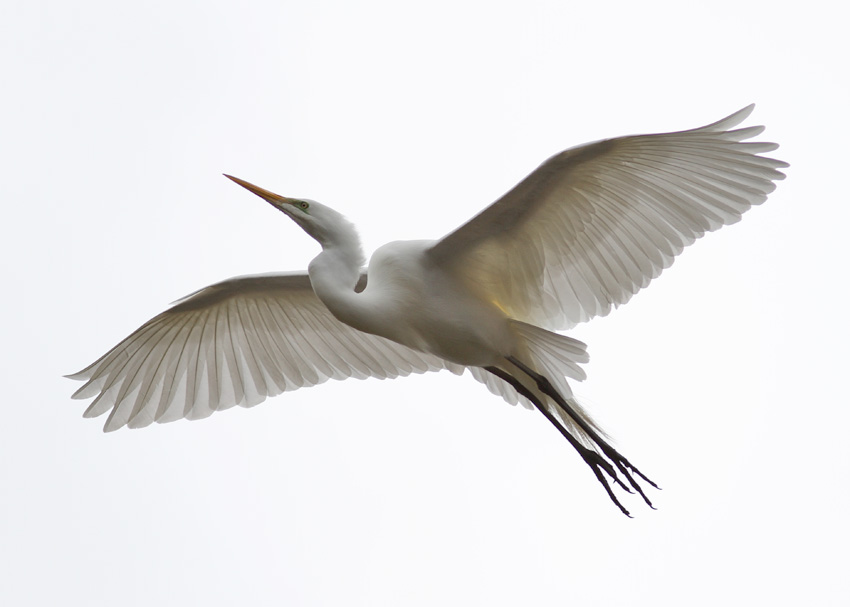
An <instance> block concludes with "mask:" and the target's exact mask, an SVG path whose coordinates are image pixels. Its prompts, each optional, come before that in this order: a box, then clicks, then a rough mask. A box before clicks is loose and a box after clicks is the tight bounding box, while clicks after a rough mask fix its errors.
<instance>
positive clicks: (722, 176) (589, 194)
mask: <svg viewBox="0 0 850 607" xmlns="http://www.w3.org/2000/svg"><path fill="white" fill-rule="evenodd" d="M753 107H754V106H752V105H750V106H748V107H746V108H744V109H742V110H740V111H738V112H736V113H734V114H732V115H731V116H729V117H727V118H724V119H723V120H720V121H718V122H715V123H713V124H710V125H708V126H705V127H702V128H698V129H693V130H689V131H681V132H676V133H664V134H658V135H637V136H630V137H619V138H616V139H608V140H604V141H599V142H596V143H590V144H586V145H583V146H579V147H576V148H572V149H569V150H566V151H564V152H561V153H560V154H557V155H555V156H553V157H552V158H550V159H548V160H547V161H546V162H544V163H543V164H542V165H541V166H540V167H539V168H537V169H536V170H535V171H534V172H533V173H531V174H530V175H529V176H528V177H526V178H525V179H524V180H523V181H521V182H520V183H519V184H518V185H517V186H516V187H514V188H513V189H512V190H511V191H509V192H508V193H507V194H505V195H504V196H503V197H502V198H501V199H499V200H498V201H496V202H495V203H494V204H492V205H491V206H489V207H488V208H487V209H485V210H484V211H482V212H481V213H480V214H479V215H477V216H476V217H474V218H473V219H472V220H470V221H469V222H468V223H466V224H464V225H463V226H461V227H460V228H458V229H457V230H455V231H454V232H452V233H451V234H449V235H448V236H446V237H445V238H443V239H442V240H441V241H439V242H437V243H436V244H435V245H434V247H433V248H432V249H431V251H430V254H431V255H432V258H433V259H434V260H435V261H436V262H437V263H440V264H442V265H443V266H444V267H447V268H451V269H452V270H453V271H455V272H457V273H458V274H460V275H461V276H462V277H463V278H464V279H465V280H466V281H467V284H470V285H477V286H478V288H480V289H481V290H482V294H484V295H485V296H486V297H487V298H488V299H492V300H494V301H496V302H497V303H498V305H499V306H500V307H501V308H503V309H504V310H506V311H507V313H508V315H509V316H511V317H512V318H516V319H518V320H522V321H525V322H528V323H531V324H535V325H539V326H542V327H545V328H547V329H551V330H558V329H568V328H570V327H572V326H574V325H576V324H577V323H579V322H583V321H586V320H589V319H590V318H593V317H594V316H605V315H606V314H608V313H609V312H610V311H611V310H612V309H613V308H615V307H616V306H618V305H620V304H623V303H625V302H627V301H628V300H629V299H630V298H631V296H632V295H634V294H635V293H637V291H639V290H640V289H642V288H643V287H645V286H647V284H649V282H650V280H652V279H653V278H655V277H656V276H658V275H659V274H660V273H661V271H662V270H663V269H665V268H667V267H669V266H670V264H672V263H673V259H674V257H675V256H676V255H678V254H679V253H681V252H682V249H684V247H685V246H687V245H689V244H691V243H692V242H694V240H696V239H697V238H699V237H700V236H702V235H703V234H705V233H706V232H710V231H713V230H716V229H718V228H720V227H721V226H724V225H727V224H731V223H734V222H736V221H738V220H739V219H740V218H741V214H742V213H744V212H745V211H746V210H747V209H749V208H750V207H751V206H752V205H754V204H759V203H761V202H763V201H764V200H765V199H766V198H767V194H768V193H770V192H771V191H773V189H774V187H775V185H774V183H773V181H775V180H779V179H783V178H784V177H785V175H783V174H782V173H781V172H779V171H778V170H777V169H779V168H782V167H787V166H788V164H787V163H785V162H782V161H779V160H774V159H771V158H766V157H764V156H761V155H760V154H761V153H764V152H769V151H772V150H774V149H776V148H777V147H778V146H777V145H776V144H773V143H750V142H745V140H747V139H750V138H752V137H755V136H756V135H758V134H759V133H761V132H762V131H763V130H764V127H760V126H756V127H748V128H742V129H738V130H729V129H731V128H732V127H734V126H736V125H738V124H739V123H740V122H742V121H743V120H744V119H745V118H746V117H747V116H749V114H750V112H751V111H752V109H753Z"/></svg>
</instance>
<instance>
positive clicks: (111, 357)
mask: <svg viewBox="0 0 850 607" xmlns="http://www.w3.org/2000/svg"><path fill="white" fill-rule="evenodd" d="M363 280H365V275H364V276H363V279H362V281H363ZM362 281H361V282H362ZM446 368H449V369H451V370H452V371H453V372H455V373H462V372H463V368H462V367H459V366H457V365H452V364H451V363H447V362H446V361H443V360H441V359H439V358H437V357H435V356H431V355H428V354H423V353H421V352H416V351H414V350H411V349H410V348H407V347H406V346H402V345H400V344H397V343H395V342H392V341H389V340H387V339H384V338H382V337H377V336H374V335H369V334H367V333H362V332H360V331H357V330H356V329H352V328H351V327H349V326H347V325H345V324H343V323H341V322H340V321H338V320H337V319H336V318H334V317H333V316H332V315H331V313H330V312H329V311H328V309H327V308H326V307H325V305H324V304H323V303H322V302H321V301H320V300H319V299H318V297H316V295H315V294H314V293H313V289H312V287H311V284H310V278H309V276H307V274H305V273H297V274H275V275H264V276H244V277H239V278H232V279H230V280H226V281H224V282H220V283H218V284H215V285H212V286H209V287H206V288H205V289H202V290H200V291H198V292H196V293H194V294H192V295H190V296H188V297H186V298H185V299H183V300H181V301H179V302H178V303H177V304H176V305H174V306H173V307H172V308H170V309H168V310H166V311H165V312H163V313H162V314H159V315H158V316H156V317H154V318H152V319H151V320H149V321H148V322H146V323H145V324H144V325H142V326H141V327H140V328H139V329H137V330H136V331H135V332H133V333H132V334H131V335H130V336H129V337H127V338H126V339H124V340H123V341H122V342H121V343H119V344H118V345H117V346H115V347H114V348H112V350H110V351H109V352H107V353H106V354H105V355H104V356H103V357H101V358H100V359H99V360H97V361H96V362H95V363H93V364H92V365H90V366H89V367H87V368H86V369H83V370H82V371H80V372H79V373H76V374H74V375H70V376H69V377H70V378H72V379H78V380H87V381H86V383H85V385H84V386H83V387H82V388H80V389H79V390H78V391H77V392H76V393H75V394H74V396H73V397H74V398H78V399H83V398H91V397H93V396H96V398H95V399H94V401H93V402H92V403H91V405H90V406H89V408H88V409H87V410H86V412H85V417H96V416H98V415H101V414H103V413H106V412H107V411H110V410H111V413H110V415H109V418H108V419H107V420H106V424H105V426H104V431H107V432H108V431H112V430H117V429H118V428H120V427H122V426H124V425H125V424H126V425H128V426H129V427H131V428H140V427H143V426H147V425H149V424H150V423H152V422H168V421H173V420H176V419H180V418H184V417H185V418H188V419H200V418H203V417H207V416H208V415H210V414H212V413H213V412H214V411H219V410H223V409H228V408H230V407H232V406H234V405H241V406H243V407H250V406H253V405H256V404H258V403H260V402H262V401H263V400H265V399H266V398H267V397H269V396H274V395H276V394H280V393H281V392H284V391H286V390H295V389H296V388H301V387H305V386H312V385H315V384H319V383H322V382H324V381H326V380H328V379H344V378H348V377H356V378H365V377H378V378H391V377H397V376H399V375H409V374H410V373H424V372H426V371H436V370H439V369H446Z"/></svg>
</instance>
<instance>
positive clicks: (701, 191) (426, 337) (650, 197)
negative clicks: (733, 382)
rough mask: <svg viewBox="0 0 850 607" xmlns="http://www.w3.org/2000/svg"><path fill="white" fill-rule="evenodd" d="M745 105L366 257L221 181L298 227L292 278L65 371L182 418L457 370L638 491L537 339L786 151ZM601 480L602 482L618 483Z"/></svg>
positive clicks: (344, 223) (178, 308) (600, 158)
mask: <svg viewBox="0 0 850 607" xmlns="http://www.w3.org/2000/svg"><path fill="white" fill-rule="evenodd" d="M753 107H754V106H753V105H750V106H748V107H746V108H744V109H742V110H740V111H738V112H736V113H734V114H732V115H731V116H729V117H727V118H724V119H723V120H720V121H718V122H715V123H713V124H710V125H708V126H704V127H701V128H697V129H691V130H686V131H680V132H674V133H663V134H654V135H637V136H627V137H618V138H615V139H606V140H602V141H597V142H594V143H589V144H585V145H581V146H578V147H574V148H571V149H568V150H566V151H563V152H560V153H559V154H556V155H554V156H552V157H551V158H549V159H548V160H546V161H545V162H544V163H543V164H542V165H540V166H539V167H538V168H537V169H536V170H534V171H533V172H532V173H531V174H530V175H528V176H527V177H526V178H525V179H523V180H522V181H521V182H520V183H519V184H517V185H516V186H515V187H514V188H513V189H512V190H510V191H509V192H508V193H507V194H505V195H504V196H502V197H501V198H500V199H499V200H497V201H496V202H494V203H493V204H492V205H490V206H489V207H487V208H486V209H484V210H483V211H481V212H480V213H479V214H478V215H476V216H475V217H473V218H472V219H471V220H469V221H468V222H466V223H465V224H463V225H462V226H460V227H459V228H457V229H456V230H454V231H453V232H451V233H450V234H448V235H447V236H445V237H444V238H442V239H440V240H417V241H404V242H392V243H389V244H386V245H384V246H382V247H381V248H379V249H377V250H376V251H375V253H374V255H373V256H372V258H371V261H370V263H369V266H368V269H365V268H364V264H365V257H364V255H363V252H362V250H361V245H360V240H359V238H358V236H357V232H356V231H355V228H354V226H353V225H352V224H351V223H350V222H349V221H348V220H347V219H346V218H345V217H343V216H342V215H341V214H340V213H338V212H337V211H335V210H333V209H331V208H330V207H327V206H325V205H323V204H320V203H318V202H315V201H313V200H309V199H305V198H287V197H285V196H280V195H278V194H274V193H272V192H270V191H268V190H265V189H263V188H260V187H258V186H255V185H253V184H251V183H248V182H247V181H244V180H242V179H239V178H236V177H231V176H229V175H226V176H227V177H228V178H229V179H231V180H233V181H234V182H236V183H237V184H239V185H240V186H242V187H244V188H246V189H247V190H249V191H250V192H253V193H254V194H256V195H257V196H259V197H261V198H263V199H264V200H266V201H267V202H269V203H270V204H271V205H272V206H273V207H275V208H276V209H278V210H279V211H281V212H282V213H283V214H284V215H286V216H288V217H289V218H291V219H292V220H293V221H294V222H295V223H296V224H298V225H299V226H300V227H301V228H302V229H303V230H304V231H305V232H307V234H309V235H310V236H312V237H313V238H314V239H316V240H317V241H318V242H319V244H320V245H321V248H322V251H321V252H320V253H319V255H318V256H317V257H315V258H314V259H313V260H312V261H311V262H310V264H309V266H308V269H307V271H306V272H291V273H282V274H271V275H256V276H242V277H237V278H231V279H229V280H225V281H223V282H220V283H217V284H214V285H211V286H209V287H206V288H204V289H201V290H200V291H197V292H195V293H193V294H191V295H189V296H187V297H185V298H183V299H182V300H179V301H178V302H177V303H176V304H175V305H173V306H172V307H171V308H169V309H167V310H166V311H165V312H163V313H161V314H159V315H158V316H156V317H154V318H152V319H151V320H149V321H148V322H146V323H145V324H143V325H142V326H141V327H140V328H139V329H137V330H136V331H134V332H133V333H132V334H131V335H130V336H128V337H127V338H126V339H124V340H123V341H121V342H120V343H119V344H118V345H116V346H115V347H114V348H112V349H111V350H110V351H109V352H107V353H106V354H105V355H104V356H102V357H101V358H100V359H98V360H97V361H96V362H94V363H93V364H91V365H90V366H88V367H86V368H85V369H83V370H82V371H80V372H78V373H75V374H73V375H69V376H68V377H70V378H72V379H76V380H84V381H85V382H86V383H85V384H84V385H83V386H82V387H81V388H80V389H79V390H78V391H77V392H76V393H75V394H74V395H73V398H77V399H87V398H91V397H95V398H94V401H93V402H92V403H91V404H90V405H89V407H88V408H87V409H86V411H85V413H84V416H85V417H96V416H99V415H102V414H104V413H107V412H109V416H108V418H107V419H106V424H105V426H104V431H106V432H109V431H112V430H117V429H118V428H121V427H122V426H125V425H126V426H129V427H130V428H141V427H144V426H147V425H149V424H151V423H152V422H159V423H163V422H170V421H174V420H176V419H180V418H187V419H200V418H203V417H207V416H208V415H210V414H212V413H213V412H215V411H220V410H223V409H228V408H230V407H232V406H234V405H240V406H243V407H251V406H254V405H256V404H258V403H260V402H261V401H263V400H265V399H266V398H268V397H270V396H274V395H277V394H280V393H281V392H285V391H287V390H295V389H297V388H302V387H306V386H313V385H315V384H319V383H322V382H324V381H326V380H328V379H345V378H349V377H356V378H365V377H378V378H390V377H397V376H399V375H408V374H410V373H425V372H427V371H438V370H443V369H446V370H449V371H451V372H453V373H456V374H461V373H463V372H464V371H469V372H470V374H471V375H472V377H474V378H475V379H476V380H478V381H480V382H482V383H484V384H485V385H486V386H487V387H488V388H489V389H490V391H492V392H493V393H495V394H497V395H500V396H501V397H502V398H504V399H505V400H506V401H507V402H509V403H511V404H516V403H521V404H522V405H524V406H525V407H527V408H530V409H537V410H538V411H540V412H541V413H542V414H543V415H544V416H545V417H546V419H548V420H549V422H551V423H552V424H553V425H554V426H555V428H557V429H558V431H559V432H560V433H561V434H562V435H563V436H564V438H565V439H566V440H567V441H568V442H569V443H570V445H572V447H573V448H574V449H575V450H576V451H577V452H578V454H579V455H580V456H581V458H582V459H583V460H584V462H585V463H586V464H587V465H588V466H589V467H590V469H591V470H592V471H593V473H594V475H595V476H596V479H597V480H598V481H599V482H600V483H601V484H602V486H603V487H604V489H605V491H606V492H607V495H608V497H609V498H610V499H611V501H613V503H614V504H616V506H617V507H619V509H620V510H621V511H622V512H623V513H624V514H626V515H629V512H628V511H627V510H626V508H625V507H623V505H622V503H621V502H620V500H619V499H618V497H617V495H616V494H615V490H618V491H619V490H622V491H626V492H629V493H635V492H636V493H637V494H639V495H640V496H641V497H642V498H643V500H644V501H645V502H646V503H647V505H649V506H650V507H652V503H651V501H650V500H649V498H648V497H647V495H646V492H645V491H644V488H645V485H650V486H653V487H656V488H657V486H656V485H655V483H653V482H652V481H651V480H650V479H649V478H648V477H647V476H645V475H644V474H643V473H642V472H641V471H640V470H639V469H638V468H637V467H635V466H634V465H633V464H632V463H631V462H630V461H629V460H628V459H626V458H625V457H624V456H623V455H622V454H620V453H619V452H618V451H617V450H616V449H615V448H614V447H612V446H611V445H610V443H609V442H608V440H606V438H607V437H606V435H605V433H604V432H603V431H602V430H601V429H600V428H599V426H598V425H597V424H596V423H594V421H593V420H592V419H591V417H590V416H589V414H588V413H587V412H586V411H585V410H584V408H583V407H582V406H581V405H580V404H579V403H578V402H577V401H576V399H575V398H574V396H573V393H572V390H571V388H570V384H569V380H575V381H581V380H583V379H584V378H585V372H584V371H583V370H582V367H581V365H582V363H586V362H587V360H588V354H587V349H586V346H585V344H584V343H582V342H580V341H578V340H576V339H573V338H571V337H568V336H565V335H562V334H559V333H555V332H554V331H561V330H566V329H570V328H571V327H573V326H575V325H576V324H577V323H581V322H584V321H587V320H590V319H591V318H593V317H596V316H605V315H607V314H608V313H609V312H610V311H611V310H612V309H614V308H615V307H617V306H619V305H621V304H624V303H626V302H627V301H628V300H629V299H630V298H631V297H632V295H634V294H635V293H637V292H638V291H639V290H640V289H642V288H643V287H645V286H647V285H648V284H649V282H650V281H651V280H652V279H653V278H655V277H656V276H658V275H659V274H660V273H661V271H662V270H664V269H665V268H667V267H669V266H670V264H672V263H673V260H674V258H675V257H676V256H677V255H678V254H679V253H681V252H682V250H683V249H684V248H685V247H686V246H687V245H689V244H691V243H693V242H694V241H695V240H696V239H697V238H699V237H701V236H702V235H703V234H705V233H706V232H710V231H713V230H716V229H718V228H720V227H721V226H724V225H727V224H731V223H735V222H736V221H738V220H739V219H741V215H742V213H744V212H745V211H747V210H748V209H749V208H750V207H751V206H752V205H755V204H759V203H761V202H763V201H764V200H765V199H766V198H767V195H768V193H770V192H771V191H772V190H773V189H774V187H775V184H774V183H773V182H774V181H775V180H779V179H783V178H784V177H785V175H784V174H783V173H781V172H780V171H779V170H778V169H781V168H783V167H787V166H788V164H787V163H785V162H782V161H779V160H775V159H772V158H768V157H765V156H763V155H762V154H763V153H765V152H770V151H772V150H775V149H776V148H777V147H778V146H777V145H776V144H773V143H760V142H749V141H747V140H749V139H751V138H753V137H755V136H756V135H758V134H760V133H761V132H762V131H763V130H764V127H761V126H752V127H746V128H738V129H735V128H734V127H736V126H737V125H738V124H740V123H741V122H742V121H743V120H744V119H745V118H747V116H748V115H749V114H750V112H751V111H752V109H753ZM618 488H619V489H618Z"/></svg>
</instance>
